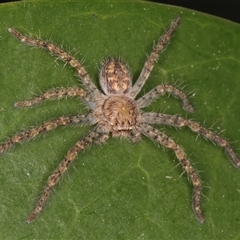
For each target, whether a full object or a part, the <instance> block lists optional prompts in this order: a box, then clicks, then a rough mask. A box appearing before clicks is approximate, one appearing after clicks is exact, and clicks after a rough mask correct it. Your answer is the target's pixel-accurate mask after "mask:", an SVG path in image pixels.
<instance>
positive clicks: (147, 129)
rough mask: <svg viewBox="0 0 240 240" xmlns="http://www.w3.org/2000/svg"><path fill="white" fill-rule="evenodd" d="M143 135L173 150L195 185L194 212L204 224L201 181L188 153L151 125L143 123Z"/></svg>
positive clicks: (141, 127)
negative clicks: (201, 204) (188, 157)
mask: <svg viewBox="0 0 240 240" xmlns="http://www.w3.org/2000/svg"><path fill="white" fill-rule="evenodd" d="M138 130H139V131H140V132H141V133H142V134H144V135H145V136H147V137H148V138H150V139H152V140H154V141H156V142H158V143H160V144H161V145H162V146H164V147H166V148H169V149H172V150H173V151H174V153H175V155H176V157H177V159H178V160H179V162H180V163H181V165H182V167H183V169H184V171H185V172H186V173H187V175H188V176H189V178H190V179H191V181H192V184H193V210H194V212H195V214H196V217H197V219H198V220H199V222H200V223H203V222H204V217H203V214H202V210H201V207H200V201H201V180H200V178H199V176H198V175H197V173H196V171H195V170H194V168H193V167H192V165H191V163H190V161H189V160H188V159H187V156H186V153H185V152H184V151H183V149H182V148H181V147H180V146H179V145H177V144H176V143H175V142H174V141H173V139H171V138H170V137H168V136H167V135H165V134H164V133H162V132H160V131H158V130H157V129H155V128H153V127H152V126H150V125H147V124H145V123H143V124H142V125H141V126H140V127H139V129H138Z"/></svg>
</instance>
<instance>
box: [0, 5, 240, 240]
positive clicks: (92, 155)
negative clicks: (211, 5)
mask: <svg viewBox="0 0 240 240" xmlns="http://www.w3.org/2000/svg"><path fill="white" fill-rule="evenodd" d="M179 13H180V14H182V23H181V26H180V28H179V29H178V30H177V32H176V34H175V35H174V37H173V39H172V40H171V43H170V45H169V46H168V47H167V49H166V51H164V53H163V54H162V56H161V58H160V59H159V61H158V63H157V64H156V66H155V68H154V71H153V72H152V74H151V77H150V78H149V81H148V82H147V84H146V85H145V86H144V89H143V90H142V92H141V94H143V93H144V92H148V91H149V90H151V89H152V88H153V87H154V86H156V85H158V84H160V83H162V82H169V83H173V84H176V85H178V84H179V83H181V82H183V84H182V86H184V85H187V86H186V87H185V91H187V92H192V94H191V96H193V95H194V98H193V99H192V102H193V104H194V105H195V107H196V109H197V111H196V113H185V112H184V111H183V110H182V109H181V106H180V103H179V102H178V101H177V100H176V99H172V98H168V97H167V96H166V97H162V98H161V99H159V100H157V101H155V102H154V103H153V104H152V105H151V106H150V107H148V108H147V109H146V111H165V112H166V113H169V114H177V113H179V114H182V116H183V117H188V118H193V119H195V120H196V121H198V122H201V123H204V122H205V125H206V126H208V127H211V126H212V124H214V123H215V125H214V126H213V129H214V130H215V131H217V132H221V131H222V130H225V129H226V131H225V132H224V133H222V135H223V136H224V137H226V138H227V139H228V140H229V141H230V142H234V144H233V145H234V147H235V148H236V149H237V148H239V145H240V143H239V139H240V122H239V116H240V108H239V106H240V97H239V96H240V79H239V78H240V62H239V59H240V48H239V39H240V26H239V25H237V24H234V23H232V22H229V21H226V20H224V19H220V18H216V17H213V16H209V15H205V14H202V13H198V12H195V11H192V10H187V9H182V8H177V7H170V6H166V5H158V4H153V3H150V2H138V1H130V2H128V3H126V2H121V1H104V2H103V1H99V2H97V1H96V2H86V1H82V2H64V1H62V2H28V1H24V2H17V3H10V4H2V5H0V16H1V18H0V23H1V24H0V41H1V44H0V48H1V50H0V52H1V61H0V81H1V88H0V111H1V115H0V138H1V140H2V141H4V140H5V139H7V137H8V136H11V135H13V134H15V133H18V132H20V131H21V130H23V129H27V128H29V127H31V126H35V125H39V124H41V123H43V122H44V121H45V120H47V119H51V118H56V117H59V116H61V115H69V114H77V113H79V112H85V111H86V110H85V109H84V106H83V104H79V101H78V100H77V99H67V101H66V100H61V101H56V102H46V103H44V104H42V105H40V106H38V107H37V108H30V109H27V108H26V109H16V108H14V107H13V104H14V102H16V101H19V100H23V99H30V98H32V97H33V96H34V94H38V93H40V92H41V91H45V90H47V89H51V88H55V87H67V86H74V85H77V84H79V81H78V79H77V77H76V76H75V75H76V73H75V71H74V69H71V68H70V67H69V66H65V64H64V63H62V62H59V61H56V59H55V58H54V57H52V56H51V55H50V54H48V53H47V52H46V51H43V50H41V49H36V48H31V47H29V46H26V45H23V44H21V43H20V42H19V41H18V40H16V39H14V38H13V37H12V36H11V35H10V34H9V33H8V31H7V29H8V28H9V27H14V28H16V29H18V30H20V31H22V32H23V33H26V34H29V35H32V36H35V37H36V36H38V37H41V38H43V39H48V40H49V39H50V40H51V41H52V42H54V43H56V44H58V45H62V46H63V47H64V48H65V49H66V50H68V51H71V52H72V53H73V54H76V57H77V58H78V59H79V60H82V59H84V60H85V62H84V65H85V66H86V67H87V70H88V71H89V73H90V75H91V76H92V77H93V78H94V81H95V83H96V84H98V69H99V65H100V62H101V61H102V59H104V58H107V57H108V56H115V57H121V58H122V59H124V61H126V62H127V63H128V64H129V66H130V67H131V69H132V76H133V81H135V80H136V79H137V76H138V75H139V73H140V71H141V68H142V66H143V64H144V61H145V60H146V53H149V52H150V51H151V49H152V45H153V41H156V40H157V39H158V37H159V36H160V34H161V33H162V32H163V31H164V29H165V28H166V27H168V26H169V24H170V22H171V20H172V19H173V18H175V17H176V16H177V15H178V14H179ZM176 82H177V83H176ZM89 129H91V127H75V128H59V129H57V130H55V131H53V132H51V133H48V134H46V135H44V136H40V137H39V138H36V139H35V140H34V141H29V142H27V143H25V144H23V145H20V146H16V147H15V148H13V149H11V150H10V151H8V152H7V153H5V154H4V155H2V156H1V159H0V184H1V187H0V204H1V207H0V216H1V219H0V236H1V239H72V238H76V239H159V238H161V239H238V238H239V237H240V234H239V223H240V211H239V200H240V184H239V183H240V173H239V171H238V170H236V169H235V168H234V167H233V166H232V165H231V163H230V162H229V161H228V159H227V157H226V156H225V154H224V151H223V150H222V149H220V148H218V147H216V146H214V145H213V144H212V143H211V142H207V141H205V140H204V139H202V138H201V137H199V138H197V137H196V135H195V134H194V133H192V132H191V131H190V130H188V129H181V130H176V129H173V128H168V127H166V130H165V132H166V133H167V134H169V135H170V136H172V137H173V138H174V139H175V140H176V141H177V142H178V143H179V144H180V145H181V146H182V147H183V148H184V149H185V151H186V153H187V154H188V155H189V156H190V158H191V162H192V163H193V164H194V166H195V168H196V169H197V170H198V172H199V175H200V176H201V179H202V182H203V185H204V186H205V187H204V189H203V199H202V208H203V211H204V215H205V218H206V222H205V223H204V224H203V225H201V224H200V223H199V222H198V221H197V220H196V218H195V216H194V213H193V211H192V209H191V200H192V199H191V195H192V186H191V184H190V183H189V181H188V179H187V177H186V174H182V169H181V167H180V166H178V161H177V160H176V158H175V157H174V154H173V153H172V152H171V151H167V150H166V151H164V150H163V149H162V148H159V147H157V146H156V144H154V143H152V141H151V140H149V139H147V138H145V137H143V139H142V141H141V142H140V143H137V144H132V143H130V142H128V141H127V140H124V139H110V140H109V141H108V142H107V144H104V145H103V146H91V147H90V148H88V149H87V150H85V151H84V153H81V154H79V156H78V158H77V159H76V161H75V162H74V164H73V166H71V167H70V169H69V171H68V173H67V174H65V176H64V177H63V178H62V180H61V181H60V183H59V184H58V186H57V187H56V188H55V190H54V192H53V193H52V195H51V197H50V199H49V201H48V204H47V206H46V208H45V210H44V211H43V213H41V215H40V216H39V218H38V219H37V220H36V221H35V222H34V223H32V224H31V225H27V224H26V223H25V220H26V218H27V215H28V214H29V213H30V211H31V210H32V208H33V207H34V204H35V202H36V200H37V198H38V196H39V193H40V192H41V190H42V188H43V186H44V184H45V182H46V180H47V178H48V176H49V175H50V174H51V173H52V171H53V170H54V169H55V168H56V167H57V165H58V163H59V162H60V161H61V160H62V159H63V157H64V156H65V154H66V152H67V151H68V149H69V148H71V146H73V145H74V143H75V142H76V141H77V140H78V139H80V138H82V137H83V136H84V135H85V134H86V133H87V132H88V131H89ZM235 141H237V142H235ZM238 152H239V151H238Z"/></svg>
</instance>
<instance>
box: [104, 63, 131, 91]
mask: <svg viewBox="0 0 240 240" xmlns="http://www.w3.org/2000/svg"><path fill="white" fill-rule="evenodd" d="M100 85H101V87H102V90H103V91H104V93H105V94H107V95H108V94H127V93H129V92H130V91H131V88H132V82H131V75H130V72H129V69H128V68H127V66H126V65H124V64H123V63H122V62H120V61H119V60H116V59H110V60H108V61H106V62H104V63H103V65H102V68H101V71H100Z"/></svg>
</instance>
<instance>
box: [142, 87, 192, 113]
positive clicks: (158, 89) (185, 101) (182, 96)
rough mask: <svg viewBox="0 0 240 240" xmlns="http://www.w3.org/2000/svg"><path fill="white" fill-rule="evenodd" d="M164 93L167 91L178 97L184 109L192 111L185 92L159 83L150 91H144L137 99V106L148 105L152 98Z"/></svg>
mask: <svg viewBox="0 0 240 240" xmlns="http://www.w3.org/2000/svg"><path fill="white" fill-rule="evenodd" d="M164 93H169V94H171V95H172V96H174V97H176V98H179V99H180V100H181V101H182V106H183V109H184V110H185V111H188V112H194V108H193V106H192V105H191V104H190V103H189V101H188V97H187V94H186V93H184V92H183V91H181V90H179V89H178V88H175V87H173V86H171V85H168V84H160V85H158V86H157V87H155V88H154V89H152V90H151V91H150V92H148V93H146V94H145V95H144V96H142V97H141V98H139V99H138V100H137V104H138V107H139V108H143V107H146V106H148V105H149V104H150V103H152V101H153V100H154V99H156V98H157V97H159V96H161V95H163V94H164Z"/></svg>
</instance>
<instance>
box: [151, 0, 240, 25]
mask: <svg viewBox="0 0 240 240" xmlns="http://www.w3.org/2000/svg"><path fill="white" fill-rule="evenodd" d="M149 2H158V3H165V4H169V5H175V6H181V7H185V8H190V9H194V10H197V11H200V12H204V13H208V14H211V15H215V16H218V17H222V18H226V19H229V20H231V21H233V22H237V23H240V0H151V1H149Z"/></svg>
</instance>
